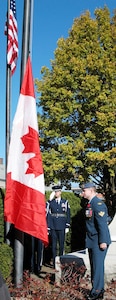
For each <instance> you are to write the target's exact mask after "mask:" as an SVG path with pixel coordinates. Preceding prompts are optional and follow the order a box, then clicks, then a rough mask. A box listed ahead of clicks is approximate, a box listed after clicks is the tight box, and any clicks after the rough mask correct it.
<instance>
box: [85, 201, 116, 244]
mask: <svg viewBox="0 0 116 300" xmlns="http://www.w3.org/2000/svg"><path fill="white" fill-rule="evenodd" d="M89 210H91V213H90V216H88V217H87V214H86V231H87V235H86V247H87V248H93V247H95V246H96V245H97V244H101V243H106V244H107V245H109V244H110V243H111V239H110V233H109V229H108V224H107V216H108V211H107V206H106V205H105V203H104V202H103V201H102V200H101V199H99V198H97V197H94V198H93V199H92V200H91V202H90V207H89ZM86 211H87V210H86Z"/></svg>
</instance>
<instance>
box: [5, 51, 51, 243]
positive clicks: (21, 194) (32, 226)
mask: <svg viewBox="0 0 116 300" xmlns="http://www.w3.org/2000/svg"><path fill="white" fill-rule="evenodd" d="M4 218H5V221H6V222H9V223H12V224H14V226H15V227H16V228H17V229H19V230H20V231H23V232H26V233H28V234H30V235H32V236H35V237H37V238H39V239H40V240H42V241H43V243H44V244H45V245H47V244H48V234H47V222H46V203H45V185H44V173H43V167H42V158H41V153H40V146H39V136H38V123H37V112H36V102H35V95H34V83H33V76H32V66H31V61H30V56H29V57H28V60H27V65H26V71H25V75H24V79H23V82H22V87H21V92H20V96H19V101H18V105H17V110H16V113H15V117H14V121H13V128H12V134H11V142H10V146H9V155H8V166H7V178H6V195H5V203H4Z"/></svg>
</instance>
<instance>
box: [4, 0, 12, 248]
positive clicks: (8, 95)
mask: <svg viewBox="0 0 116 300" xmlns="http://www.w3.org/2000/svg"><path fill="white" fill-rule="evenodd" d="M7 12H8V14H7V45H8V22H9V12H10V0H8V2H7ZM10 106H11V76H10V66H9V65H8V64H7V47H6V162H5V177H6V174H7V160H8V152H9V145H10ZM9 230H10V223H9V222H6V223H5V240H6V243H7V244H8V245H9V244H10V241H9V239H8V238H7V234H8V232H9Z"/></svg>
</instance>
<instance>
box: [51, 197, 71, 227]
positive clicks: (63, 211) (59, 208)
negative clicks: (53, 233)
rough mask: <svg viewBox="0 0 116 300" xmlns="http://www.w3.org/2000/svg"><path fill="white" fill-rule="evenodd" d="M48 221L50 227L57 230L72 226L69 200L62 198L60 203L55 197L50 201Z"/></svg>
mask: <svg viewBox="0 0 116 300" xmlns="http://www.w3.org/2000/svg"><path fill="white" fill-rule="evenodd" d="M47 223H48V228H50V229H55V230H63V229H65V228H69V227H70V206H69V203H68V201H67V200H65V199H62V198H61V200H60V203H59V204H58V203H57V202H56V200H55V199H53V200H52V201H49V202H48V208H47Z"/></svg>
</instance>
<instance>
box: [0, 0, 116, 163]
mask: <svg viewBox="0 0 116 300" xmlns="http://www.w3.org/2000/svg"><path fill="white" fill-rule="evenodd" d="M32 3H33V10H32V11H33V13H32V16H33V17H32V30H31V41H32V46H31V61H32V71H33V78H34V79H35V78H38V79H41V68H42V66H46V67H48V68H50V66H51V65H50V61H51V60H52V59H54V51H55V49H56V48H57V41H58V39H59V38H61V37H64V38H67V37H68V32H69V30H70V29H71V27H72V25H73V21H74V19H75V18H77V17H80V16H81V15H82V14H83V13H84V12H85V11H86V10H89V11H90V14H91V17H92V18H94V11H95V9H96V8H103V7H104V5H106V6H107V7H108V9H109V10H110V14H111V16H112V15H113V10H114V9H115V8H116V0H81V1H78V0H33V2H32ZM0 4H1V9H0V158H3V163H4V164H5V161H6V147H5V145H6V36H5V35H4V27H5V21H6V12H7V0H3V1H1V3H0ZM23 11H24V0H16V13H17V23H18V41H19V57H18V61H17V68H16V71H15V73H14V75H13V76H12V79H11V106H10V120H11V130H12V121H13V118H14V114H15V112H16V108H17V103H18V99H19V93H20V71H21V54H22V53H21V51H22V26H23V13H24V12H23ZM36 96H37V95H36Z"/></svg>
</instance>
